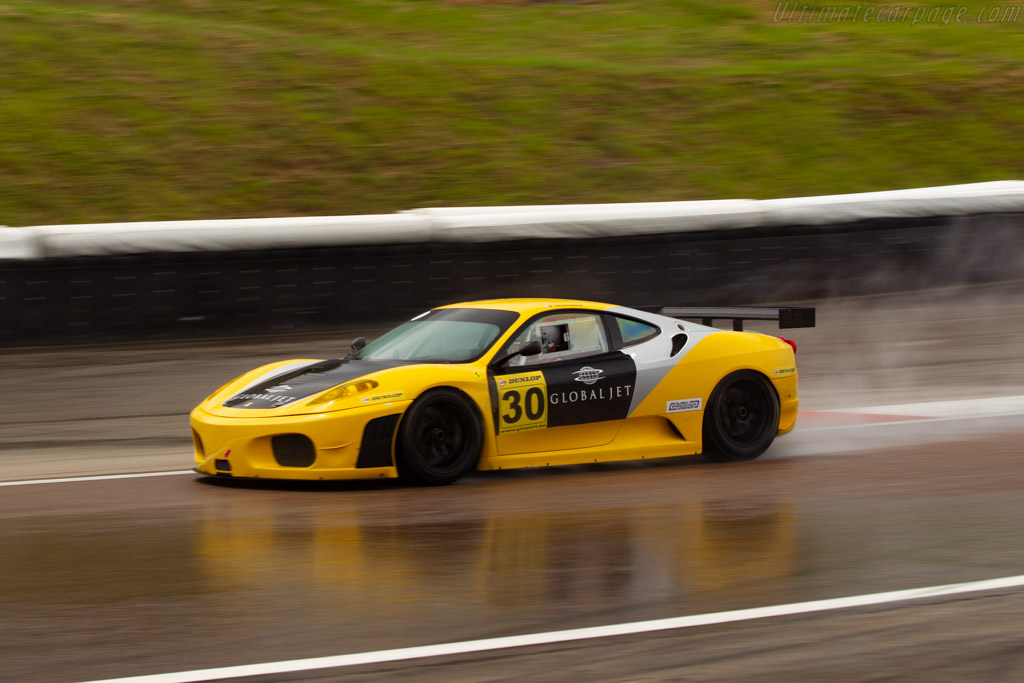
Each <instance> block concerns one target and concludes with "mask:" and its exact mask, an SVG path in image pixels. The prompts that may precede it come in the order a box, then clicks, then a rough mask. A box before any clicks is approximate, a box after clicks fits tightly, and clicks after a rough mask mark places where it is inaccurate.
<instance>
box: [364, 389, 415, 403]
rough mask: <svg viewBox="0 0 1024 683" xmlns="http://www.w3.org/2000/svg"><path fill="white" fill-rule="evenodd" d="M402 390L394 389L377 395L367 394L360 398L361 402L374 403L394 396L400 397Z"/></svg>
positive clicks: (394, 397) (391, 398)
mask: <svg viewBox="0 0 1024 683" xmlns="http://www.w3.org/2000/svg"><path fill="white" fill-rule="evenodd" d="M404 393H405V392H403V391H395V392H392V393H390V394H378V395H377V396H367V397H366V398H364V399H362V401H363V403H376V402H377V401H390V400H393V399H396V398H401V397H402V394H404Z"/></svg>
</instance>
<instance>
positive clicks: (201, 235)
mask: <svg viewBox="0 0 1024 683" xmlns="http://www.w3.org/2000/svg"><path fill="white" fill-rule="evenodd" d="M1020 212H1024V181H1019V180H1005V181H997V182H989V183H975V184H970V185H948V186H944V187H928V188H920V189H913V190H893V191H888V192H866V193H861V194H846V195H830V196H824V197H796V198H791V199H767V200H753V199H724V200H716V201H691V202H648V203H637V204H566V205H554V206H498V207H454V208H433V209H412V210H409V211H401V212H399V213H395V214H388V215H369V216H318V217H310V218H248V219H234V220H195V221H160V222H146V223H97V224H84V225H40V226H31V227H22V228H8V227H3V226H0V259H43V258H54V257H68V256H98V255H111V254H137V253H174V252H200V251H201V252H211V251H241V250H260V249H288V248H297V247H328V246H330V247H337V246H350V245H351V246H355V245H368V244H401V243H422V242H494V241H499V240H511V239H538V238H539V239H587V238H595V237H615V236H630V235H651V234H659V233H674V232H694V231H702V230H731V229H738V228H754V227H776V226H806V225H821V226H823V227H827V226H833V225H840V224H843V223H850V222H853V221H860V220H867V219H877V218H914V217H928V216H960V215H970V214H985V213H1020Z"/></svg>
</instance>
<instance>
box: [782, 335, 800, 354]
mask: <svg viewBox="0 0 1024 683" xmlns="http://www.w3.org/2000/svg"><path fill="white" fill-rule="evenodd" d="M779 339H781V340H782V341H784V342H786V343H787V344H789V345H790V346H792V347H793V353H796V342H795V341H793V340H792V339H786V338H785V337H779Z"/></svg>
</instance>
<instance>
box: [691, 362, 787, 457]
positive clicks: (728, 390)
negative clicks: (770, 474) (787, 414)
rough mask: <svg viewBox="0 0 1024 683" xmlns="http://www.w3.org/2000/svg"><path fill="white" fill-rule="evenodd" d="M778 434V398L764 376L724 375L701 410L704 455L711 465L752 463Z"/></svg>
mask: <svg viewBox="0 0 1024 683" xmlns="http://www.w3.org/2000/svg"><path fill="white" fill-rule="evenodd" d="M778 431H779V396H778V394H776V393H775V388H774V387H773V386H772V385H771V382H770V381H769V380H768V378H766V377H765V376H764V375H762V374H760V373H758V372H754V371H752V370H740V371H738V372H734V373H732V374H730V375H727V376H726V377H725V378H724V379H722V381H721V382H719V383H718V385H717V386H716V387H715V389H714V391H712V392H711V397H710V398H709V399H708V404H707V407H706V408H705V410H704V455H705V457H707V458H708V459H709V460H712V461H714V462H737V461H740V460H753V459H754V458H756V457H757V456H759V455H761V454H762V453H764V452H765V451H766V450H768V447H769V446H771V445H772V441H774V440H775V435H776V434H777V433H778Z"/></svg>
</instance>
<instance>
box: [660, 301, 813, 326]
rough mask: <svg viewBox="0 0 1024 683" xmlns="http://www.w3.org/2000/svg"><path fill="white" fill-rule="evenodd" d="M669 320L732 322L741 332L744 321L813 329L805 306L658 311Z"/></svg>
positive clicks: (664, 309) (702, 322)
mask: <svg viewBox="0 0 1024 683" xmlns="http://www.w3.org/2000/svg"><path fill="white" fill-rule="evenodd" d="M658 312H659V313H660V314H661V315H667V316H668V317H670V318H689V319H700V321H701V324H702V325H707V326H708V327H711V326H712V324H713V323H714V322H715V321H716V320H732V329H734V330H736V331H737V332H742V331H743V321H744V320H778V321H779V329H782V330H785V329H791V328H794V327H814V309H813V308H808V307H806V306H797V307H787V308H772V307H770V306H716V307H711V308H676V307H672V306H667V307H665V308H662V309H661V310H660V311H658Z"/></svg>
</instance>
